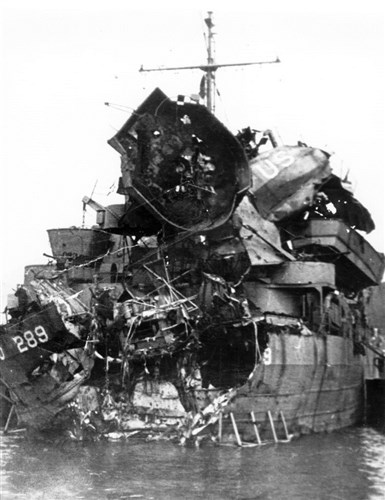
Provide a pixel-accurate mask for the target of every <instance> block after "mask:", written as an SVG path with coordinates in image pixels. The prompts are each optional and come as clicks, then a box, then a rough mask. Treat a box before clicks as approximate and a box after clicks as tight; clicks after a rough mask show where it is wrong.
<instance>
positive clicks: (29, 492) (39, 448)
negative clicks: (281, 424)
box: [0, 428, 385, 500]
mask: <svg viewBox="0 0 385 500" xmlns="http://www.w3.org/2000/svg"><path fill="white" fill-rule="evenodd" d="M0 437H1V443H0V444H1V447H0V450H1V458H0V460H1V476H0V478H1V493H2V494H1V499H2V500H3V499H4V500H8V499H16V498H17V499H28V500H35V499H39V500H40V499H44V500H55V499H58V500H65V499H67V498H68V499H69V498H71V499H91V498H92V499H95V498H97V499H107V500H118V499H122V500H123V499H130V498H142V499H146V500H150V499H156V500H158V499H180V498H185V499H212V500H215V499H238V500H243V499H244V500H246V499H249V500H251V499H279V498H288V499H296V500H297V499H299V500H301V499H306V500H307V499H308V498H313V499H347V498H349V499H357V500H358V499H371V500H375V499H383V498H384V494H385V479H384V478H385V463H384V449H385V436H384V435H383V434H381V433H380V432H378V431H376V430H374V429H371V428H354V429H347V430H345V431H342V432H335V433H333V434H328V435H313V436H305V437H302V438H301V439H298V440H296V441H293V442H292V443H290V444H280V445H278V446H273V445H269V446H263V447H262V448H252V449H239V448H235V447H213V446H205V447H202V448H201V449H194V448H182V447H179V446H176V445H174V444H172V443H167V442H164V443H151V444H149V443H143V442H138V441H128V442H124V443H121V442H116V443H109V442H100V443H95V444H88V445H86V446H83V445H80V444H76V443H66V444H64V445H61V446H55V445H52V444H47V443H36V442H31V441H28V440H26V439H25V438H23V437H21V436H18V435H7V436H3V435H1V436H0Z"/></svg>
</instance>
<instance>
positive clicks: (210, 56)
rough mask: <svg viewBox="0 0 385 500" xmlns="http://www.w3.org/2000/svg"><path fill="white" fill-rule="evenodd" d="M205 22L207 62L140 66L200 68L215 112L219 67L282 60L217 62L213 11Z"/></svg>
mask: <svg viewBox="0 0 385 500" xmlns="http://www.w3.org/2000/svg"><path fill="white" fill-rule="evenodd" d="M205 23H206V26H207V62H206V64H202V65H199V66H176V67H169V68H143V66H141V67H140V69H139V71H140V72H142V71H143V72H149V71H177V70H184V69H200V70H202V71H203V72H204V73H205V74H204V76H203V79H204V80H203V83H204V90H205V93H204V94H205V95H204V97H205V100H206V103H205V104H206V107H207V109H208V110H209V111H210V112H211V113H213V114H214V112H215V93H216V86H215V72H216V70H217V69H218V68H225V67H230V66H231V67H234V66H251V65H256V64H275V63H279V62H281V61H280V60H279V57H277V58H276V59H275V60H274V61H256V62H241V63H227V64H217V63H216V62H215V59H214V34H215V33H214V32H213V27H214V23H213V19H212V12H211V11H208V12H207V17H206V19H205Z"/></svg>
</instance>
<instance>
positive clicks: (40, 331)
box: [35, 326, 48, 344]
mask: <svg viewBox="0 0 385 500" xmlns="http://www.w3.org/2000/svg"><path fill="white" fill-rule="evenodd" d="M35 333H36V336H37V338H38V339H39V342H41V343H42V344H43V343H44V342H47V341H48V335H47V332H46V331H45V330H44V328H43V327H42V326H37V327H36V328H35Z"/></svg>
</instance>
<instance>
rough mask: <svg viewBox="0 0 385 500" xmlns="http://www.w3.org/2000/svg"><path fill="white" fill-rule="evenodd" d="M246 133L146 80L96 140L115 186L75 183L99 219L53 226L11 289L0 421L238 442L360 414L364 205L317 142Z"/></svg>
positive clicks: (368, 258)
mask: <svg viewBox="0 0 385 500" xmlns="http://www.w3.org/2000/svg"><path fill="white" fill-rule="evenodd" d="M256 134H257V133H256V132H255V131H251V129H244V130H243V131H241V132H239V134H238V136H237V137H235V136H233V135H232V134H231V133H230V132H229V131H228V130H227V129H226V128H225V127H224V126H223V125H222V124H221V123H220V122H219V121H218V120H217V119H216V118H215V117H214V116H213V115H211V114H210V113H209V112H208V111H207V109H206V108H205V107H203V106H201V105H199V104H194V103H184V104H180V103H178V102H174V101H172V100H170V99H169V98H168V97H167V96H166V95H165V94H163V92H161V91H160V90H159V89H156V90H155V91H154V92H153V93H152V94H151V95H150V96H149V97H148V98H147V99H146V100H145V101H144V103H143V104H142V105H141V106H140V107H139V108H138V109H137V110H136V112H135V113H134V114H133V115H132V116H131V117H130V118H129V120H128V121H127V122H126V123H125V124H124V125H123V127H122V128H121V129H120V130H119V131H118V132H117V133H116V135H115V136H114V137H113V138H112V139H111V140H110V141H109V143H110V145H112V146H113V147H114V148H115V149H116V150H117V151H118V152H119V153H120V155H121V171H122V176H121V178H120V181H119V189H118V192H119V193H120V194H121V195H122V196H123V197H124V202H123V203H122V204H120V205H112V206H108V207H103V206H102V205H100V204H99V203H97V202H96V201H94V200H92V199H90V198H87V197H86V198H84V199H83V203H84V205H85V207H87V206H90V207H91V208H93V209H94V210H95V211H96V218H97V226H95V227H93V228H92V229H86V228H60V229H50V230H49V231H48V233H49V238H50V243H51V248H52V256H51V258H52V259H53V261H54V262H55V264H53V263H50V264H48V265H41V266H27V268H26V272H25V282H24V284H23V285H22V286H19V287H18V289H17V290H16V292H15V294H14V295H10V297H9V304H8V308H7V314H8V317H9V320H8V322H7V324H5V325H3V326H1V333H0V374H1V375H0V376H1V384H2V386H1V387H2V391H1V397H2V401H3V403H4V404H3V407H6V408H7V409H8V414H7V415H3V419H4V420H6V422H3V423H5V425H6V428H8V427H9V426H10V425H11V424H12V421H16V419H17V422H18V425H19V426H26V427H28V428H29V429H31V430H37V431H47V430H55V431H57V430H64V431H65V432H66V433H67V434H68V435H69V436H71V437H73V438H76V439H95V438H99V437H101V436H105V437H108V438H110V439H118V438H123V437H125V438H128V437H130V436H133V435H140V436H145V437H146V438H147V439H150V440H151V439H162V438H163V439H175V440H177V441H179V442H181V443H187V442H195V443H199V442H200V441H201V440H202V439H210V440H214V441H215V442H219V443H222V442H228V441H230V442H235V443H237V444H238V445H241V446H244V445H253V444H257V445H258V444H261V443H263V442H266V441H274V442H278V441H280V440H283V441H288V440H289V439H290V437H291V436H292V435H293V434H298V433H303V432H309V431H315V432H317V431H323V430H332V429H336V428H340V427H343V426H346V425H350V424H352V423H354V422H356V421H357V420H358V419H359V416H360V412H361V410H362V389H363V387H362V380H363V376H362V374H363V356H362V355H363V354H364V348H363V341H364V339H365V338H366V337H367V336H368V335H369V334H370V329H369V328H368V326H367V324H366V320H365V308H364V303H363V301H362V300H361V291H362V289H364V288H365V287H368V286H372V285H376V284H378V283H379V282H380V281H381V278H382V274H383V270H384V258H383V255H382V254H379V253H377V252H376V251H375V250H374V249H373V248H372V247H371V246H370V245H369V243H368V242H367V241H366V240H365V239H364V237H363V236H362V235H361V234H360V233H358V232H357V229H359V230H361V231H370V230H372V229H373V227H374V224H373V221H372V219H371V217H370V214H369V212H368V211H367V210H366V209H365V207H363V206H362V205H361V204H360V203H359V202H358V201H357V200H356V199H355V198H354V197H353V195H352V193H351V191H350V189H348V188H347V185H346V182H345V181H343V180H342V179H340V178H339V177H338V176H336V175H335V174H334V173H333V172H332V170H331V167H330V163H329V155H328V154H327V153H325V152H324V151H321V150H318V149H315V148H311V147H307V146H303V145H300V146H283V145H279V144H278V142H277V141H275V140H274V136H273V135H272V133H271V132H270V131H267V132H265V133H260V139H259V140H258V139H257V138H256ZM261 144H263V146H264V148H262V149H263V151H260V149H261ZM267 146H270V147H267Z"/></svg>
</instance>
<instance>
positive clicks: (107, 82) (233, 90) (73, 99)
mask: <svg viewBox="0 0 385 500" xmlns="http://www.w3.org/2000/svg"><path fill="white" fill-rule="evenodd" d="M183 4H186V5H188V8H182V7H181V6H180V5H183ZM223 4H225V2H199V1H198V2H169V1H163V2H154V1H153V2H150V1H147V2H146V1H142V2H129V1H125V2H123V1H114V0H108V1H97V0H93V1H89V0H83V1H82V0H77V1H76V2H75V1H73V0H66V1H61V0H58V1H55V0H50V1H39V0H34V1H33V2H31V1H27V0H25V1H21V0H12V1H5V0H3V1H1V0H0V5H1V26H0V28H1V71H2V75H3V77H2V87H1V106H2V109H1V139H2V150H1V186H2V190H1V203H2V206H1V213H0V220H1V221H2V232H1V233H2V242H1V246H2V259H1V265H2V270H1V275H2V276H1V286H2V293H1V299H2V303H1V309H4V307H5V305H6V304H5V302H4V301H5V300H6V294H7V293H8V292H10V291H11V289H12V288H13V287H15V285H16V284H17V283H21V282H22V279H23V268H24V266H25V265H28V264H36V263H45V262H46V259H45V258H44V257H43V253H44V252H46V253H50V248H49V243H48V237H47V233H46V229H48V228H54V227H66V226H70V225H81V223H82V203H81V199H82V197H83V196H84V195H88V196H89V195H91V193H92V191H93V189H94V186H95V183H96V181H97V184H96V188H95V189H94V194H93V197H94V198H95V199H96V200H98V201H100V202H102V203H108V204H110V203H114V202H115V203H116V202H119V201H120V200H119V197H118V195H116V194H113V193H112V194H110V195H109V196H106V195H107V193H108V192H109V191H110V190H111V189H110V188H111V187H112V191H113V189H114V186H115V188H116V185H117V184H116V182H117V179H118V177H119V175H120V159H119V155H118V154H117V153H116V152H115V151H114V150H113V149H112V148H111V147H110V146H108V144H107V142H106V141H107V140H108V139H109V138H110V137H111V136H113V135H114V133H115V131H116V130H117V129H119V128H120V127H121V126H122V124H123V123H124V122H125V121H126V120H127V118H128V116H129V113H130V110H131V109H135V108H136V107H137V106H138V105H139V104H140V103H141V101H142V100H143V99H144V98H145V97H146V96H147V95H148V94H149V93H150V92H151V91H152V90H153V89H154V88H155V87H156V86H159V87H160V88H161V89H162V90H163V91H164V92H165V93H166V94H168V95H169V96H170V97H173V96H176V95H177V94H183V93H184V94H191V93H197V92H198V90H199V82H200V79H201V73H200V72H199V70H197V71H186V72H183V71H179V72H177V71H175V72H163V73H139V72H138V69H139V67H140V65H142V64H143V65H144V66H145V67H160V66H169V65H172V66H176V65H188V64H200V63H203V62H205V59H206V49H205V41H204V36H203V33H204V30H205V25H204V22H203V20H204V18H205V16H206V13H207V10H213V11H214V23H215V32H216V60H217V62H219V63H227V62H243V61H245V62H246V61H264V60H271V59H275V57H276V56H277V55H278V56H279V57H280V59H281V60H282V63H281V64H276V65H265V66H258V67H245V68H242V69H231V68H228V69H221V70H218V72H217V84H218V91H219V93H220V97H218V98H217V115H218V117H219V118H220V119H221V120H222V121H224V123H225V125H226V126H227V127H228V128H229V129H230V130H231V131H233V132H236V131H237V130H238V129H240V128H243V127H245V126H248V125H250V126H251V127H253V128H257V129H263V128H272V127H276V128H277V129H278V130H279V131H280V134H281V136H282V138H283V139H284V141H285V142H286V143H288V144H292V143H295V142H296V141H297V140H298V139H300V140H302V141H304V142H306V143H307V144H309V145H313V146H316V147H321V148H325V149H327V150H328V151H330V152H334V153H335V159H336V165H338V166H339V167H341V166H342V168H344V169H347V170H349V171H350V175H351V178H352V180H353V182H354V184H355V187H356V196H357V197H358V198H359V199H360V200H361V201H362V202H363V203H364V204H365V205H366V206H367V208H368V209H369V210H370V211H371V213H372V214H373V217H374V219H375V222H376V224H377V228H376V230H375V231H374V232H373V233H372V234H371V235H369V241H370V242H371V243H372V244H373V245H374V246H375V247H376V248H377V249H379V250H381V251H384V247H385V243H384V217H385V206H384V192H385V182H384V169H385V165H384V160H385V155H384V137H385V133H384V122H385V119H384V115H385V112H384V89H385V82H384V50H385V47H384V8H383V7H382V2H380V1H374V0H366V1H365V2H362V1H360V2H358V1H356V0H353V1H349V2H348V1H340V0H334V1H329V0H323V1H314V0H312V1H309V0H308V1H299V0H298V1H296V0H292V1H290V2H288V1H284V0H281V1H274V0H270V1H269V2H262V1H257V0H255V1H253V2H252V1H250V2H248V1H237V2H226V5H227V7H223ZM105 102H109V103H112V104H113V105H114V106H106V105H105V104H104V103H105ZM115 105H118V106H119V108H120V109H116V106H115ZM86 221H87V223H88V224H92V223H93V222H94V213H92V211H91V210H89V214H88V215H87V219H86Z"/></svg>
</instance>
